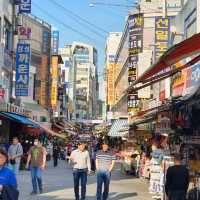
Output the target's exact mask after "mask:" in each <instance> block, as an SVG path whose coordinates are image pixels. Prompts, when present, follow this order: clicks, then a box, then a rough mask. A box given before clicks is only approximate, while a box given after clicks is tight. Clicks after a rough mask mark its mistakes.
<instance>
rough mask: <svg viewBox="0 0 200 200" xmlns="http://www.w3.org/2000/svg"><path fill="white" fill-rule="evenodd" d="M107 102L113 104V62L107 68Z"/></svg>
mask: <svg viewBox="0 0 200 200" xmlns="http://www.w3.org/2000/svg"><path fill="white" fill-rule="evenodd" d="M107 104H108V105H111V106H112V105H113V104H114V63H111V64H109V65H108V68H107Z"/></svg>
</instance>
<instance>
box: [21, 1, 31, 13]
mask: <svg viewBox="0 0 200 200" xmlns="http://www.w3.org/2000/svg"><path fill="white" fill-rule="evenodd" d="M18 4H19V13H31V0H19V3H18Z"/></svg>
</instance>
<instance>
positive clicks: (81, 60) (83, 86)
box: [69, 42, 99, 120]
mask: <svg viewBox="0 0 200 200" xmlns="http://www.w3.org/2000/svg"><path fill="white" fill-rule="evenodd" d="M72 58H73V60H72V62H73V67H72V68H71V70H70V80H69V82H70V83H71V85H72V87H71V88H70V90H69V97H70V99H71V100H72V102H73V119H77V120H82V119H93V118H95V117H96V114H97V113H96V107H97V100H98V97H99V96H98V95H99V94H98V93H99V85H98V68H97V62H98V53H97V50H96V49H95V47H93V46H91V45H88V44H84V43H79V42H74V43H73V44H72Z"/></svg>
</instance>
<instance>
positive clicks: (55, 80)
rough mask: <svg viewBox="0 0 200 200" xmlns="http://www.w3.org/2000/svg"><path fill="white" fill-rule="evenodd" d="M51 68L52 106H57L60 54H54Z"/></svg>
mask: <svg viewBox="0 0 200 200" xmlns="http://www.w3.org/2000/svg"><path fill="white" fill-rule="evenodd" d="M51 70H52V75H51V76H52V86H51V105H52V107H55V106H56V105H57V95H58V56H52V59H51Z"/></svg>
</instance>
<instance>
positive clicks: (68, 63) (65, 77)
mask: <svg viewBox="0 0 200 200" xmlns="http://www.w3.org/2000/svg"><path fill="white" fill-rule="evenodd" d="M71 49H72V48H71V45H66V46H65V47H64V48H59V55H61V57H62V60H63V64H60V75H61V76H60V77H61V80H60V90H61V91H63V92H62V98H61V109H60V110H61V112H62V116H63V117H64V118H66V119H72V113H73V109H72V99H71V98H69V90H70V87H72V86H73V84H72V83H71V82H70V70H71V68H72V64H73V63H72V60H73V59H72V51H71Z"/></svg>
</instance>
